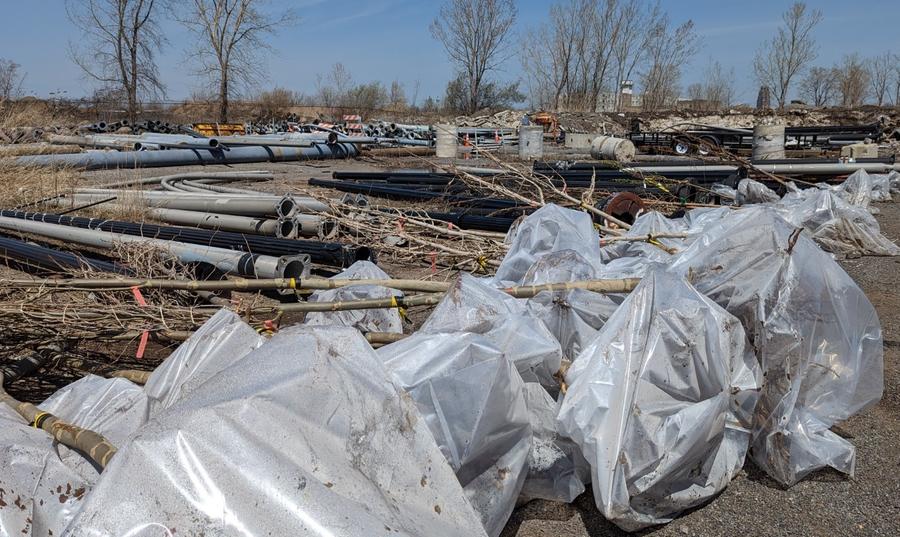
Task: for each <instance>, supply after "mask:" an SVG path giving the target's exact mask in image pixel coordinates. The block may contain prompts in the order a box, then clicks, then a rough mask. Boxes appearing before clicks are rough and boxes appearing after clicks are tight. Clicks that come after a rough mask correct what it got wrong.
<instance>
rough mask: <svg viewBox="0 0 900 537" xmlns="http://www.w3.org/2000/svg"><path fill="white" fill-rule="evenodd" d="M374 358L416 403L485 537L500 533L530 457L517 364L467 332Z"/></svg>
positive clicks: (422, 338) (405, 343)
mask: <svg viewBox="0 0 900 537" xmlns="http://www.w3.org/2000/svg"><path fill="white" fill-rule="evenodd" d="M377 352H378V356H379V358H381V359H382V360H384V365H385V367H386V368H387V369H388V370H389V371H390V372H391V373H393V374H394V376H395V377H396V378H397V379H398V380H399V382H400V384H401V386H403V388H404V389H405V390H407V391H408V392H409V394H410V396H411V397H412V398H413V400H415V402H416V405H417V406H418V408H419V412H420V413H421V414H422V417H423V418H424V420H425V423H427V424H428V426H429V428H430V429H431V432H432V434H434V437H435V440H437V444H438V446H439V447H440V450H441V452H442V453H443V454H444V456H445V457H446V458H447V461H448V462H449V463H450V466H451V467H452V468H453V469H454V470H455V471H456V475H457V477H458V478H459V482H460V484H462V486H463V488H464V489H465V491H466V496H467V497H468V498H469V501H470V502H471V503H472V506H473V507H474V508H475V510H476V511H478V512H479V513H480V514H481V518H482V521H483V523H484V527H485V530H486V531H487V533H488V535H491V536H497V535H499V534H500V531H501V530H502V529H503V526H504V525H505V524H506V521H507V520H508V519H509V516H510V514H511V513H512V510H513V508H514V507H515V503H516V498H518V496H519V492H520V491H521V490H522V485H523V483H524V481H525V475H526V473H527V468H528V466H527V463H528V455H529V453H530V451H531V425H530V422H529V418H528V410H527V408H526V406H525V396H524V394H523V389H524V383H523V382H522V379H521V378H520V377H519V374H518V372H517V371H516V369H515V366H514V365H513V364H512V362H511V361H510V360H509V359H508V358H507V357H506V355H505V354H504V353H503V351H501V350H500V349H499V348H497V347H495V346H494V345H493V344H491V342H490V341H488V340H487V339H486V338H484V337H482V336H480V335H478V334H471V333H452V332H451V333H442V334H423V333H416V334H413V335H411V336H410V337H408V338H406V339H404V340H402V341H398V342H396V343H392V344H390V345H387V346H385V347H382V348H380V349H378V351H377Z"/></svg>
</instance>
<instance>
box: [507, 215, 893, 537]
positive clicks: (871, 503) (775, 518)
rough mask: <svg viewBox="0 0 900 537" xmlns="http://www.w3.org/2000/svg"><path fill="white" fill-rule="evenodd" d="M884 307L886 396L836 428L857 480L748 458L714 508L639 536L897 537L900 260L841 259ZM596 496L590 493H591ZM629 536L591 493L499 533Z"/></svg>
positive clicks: (527, 512)
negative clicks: (784, 471) (785, 469)
mask: <svg viewBox="0 0 900 537" xmlns="http://www.w3.org/2000/svg"><path fill="white" fill-rule="evenodd" d="M879 208H880V210H881V214H880V215H879V216H878V220H879V223H880V225H881V227H882V231H883V232H884V233H885V234H886V235H887V236H888V237H890V238H891V239H893V240H894V241H898V240H900V204H898V203H887V204H880V205H879ZM841 264H842V265H843V266H844V267H845V268H846V270H847V272H848V273H850V275H851V276H853V278H854V279H855V280H856V281H857V282H858V283H859V285H860V286H861V287H862V288H863V289H864V290H865V292H866V294H867V295H868V297H869V299H870V300H871V301H872V303H873V304H874V305H875V308H876V309H877V310H878V314H879V316H880V318H881V325H882V330H883V332H884V362H885V367H884V384H885V386H884V397H883V398H882V400H881V402H880V403H879V404H878V405H877V406H875V407H873V408H871V409H869V410H868V411H866V412H864V413H863V414H862V415H858V416H855V417H853V418H851V419H850V420H848V421H846V422H844V423H842V424H840V427H836V428H835V429H834V430H835V432H837V433H839V434H840V435H842V436H844V437H846V438H849V439H850V440H851V442H853V444H854V445H855V446H856V450H857V451H856V454H857V458H856V475H855V476H854V477H853V478H845V477H843V476H842V475H840V474H838V473H837V472H834V471H831V470H826V471H821V472H818V473H815V474H813V475H811V476H809V477H808V478H807V479H805V480H804V481H802V482H800V483H798V484H797V485H795V486H794V487H792V488H790V489H787V490H785V489H783V488H782V487H780V486H779V485H778V484H777V483H775V482H774V481H772V480H771V479H769V478H768V477H766V475H765V474H764V473H763V472H762V471H761V470H759V469H758V468H756V467H755V466H754V465H753V464H752V463H750V462H748V463H747V464H746V465H745V466H744V470H743V471H742V472H741V474H740V475H739V476H738V477H737V478H736V479H735V480H734V481H733V482H732V483H731V485H730V486H729V487H728V488H727V489H726V490H725V491H724V492H723V493H722V494H721V495H719V497H717V498H715V499H714V500H712V501H711V502H709V503H708V504H706V505H705V506H703V507H700V508H698V509H695V510H693V511H691V512H690V513H688V514H686V515H684V516H682V517H680V518H678V519H677V520H675V521H674V522H672V523H670V524H668V525H666V526H661V527H659V528H655V529H650V530H646V531H644V532H643V534H646V535H653V536H654V537H664V536H677V537H684V536H696V537H706V536H710V537H713V536H723V537H724V536H740V537H745V536H766V537H769V536H780V535H791V536H801V535H803V536H806V535H809V536H829V537H836V536H842V535H866V536H870V535H890V536H894V535H898V534H900V293H898V292H897V289H896V286H897V284H898V282H900V259H898V258H890V257H865V258H861V259H851V260H847V261H844V262H842V263H841ZM588 488H589V490H590V487H588ZM607 535H625V533H624V532H622V531H621V530H619V529H618V528H617V527H616V526H614V525H613V524H611V523H609V522H607V521H606V520H605V519H604V518H603V516H602V515H601V514H600V513H599V512H598V511H597V508H596V506H595V505H594V498H593V495H592V494H591V493H590V492H586V493H585V494H582V495H581V496H580V497H578V498H577V499H576V500H575V502H574V504H572V505H565V504H560V503H555V502H547V501H541V500H536V501H533V502H531V503H529V504H527V505H525V506H522V507H520V508H519V509H517V510H516V511H515V512H514V513H513V516H512V518H511V519H510V521H509V524H507V526H506V529H505V530H504V531H503V533H502V536H503V537H514V536H515V537H551V536H552V537H556V536H566V537H580V536H591V537H595V536H607Z"/></svg>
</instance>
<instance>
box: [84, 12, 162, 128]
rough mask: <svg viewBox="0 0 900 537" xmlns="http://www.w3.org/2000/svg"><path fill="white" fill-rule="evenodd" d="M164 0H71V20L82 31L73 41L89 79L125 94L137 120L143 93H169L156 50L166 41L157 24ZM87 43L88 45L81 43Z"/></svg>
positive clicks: (150, 94) (147, 94)
mask: <svg viewBox="0 0 900 537" xmlns="http://www.w3.org/2000/svg"><path fill="white" fill-rule="evenodd" d="M161 5H162V1H161V0H80V1H74V0H70V1H68V2H67V3H66V12H67V13H68V15H69V19H70V20H71V21H72V22H73V23H74V24H75V25H76V26H77V27H78V28H79V30H81V33H82V36H83V37H82V38H81V39H80V40H79V43H78V44H77V45H76V44H70V46H69V51H70V55H71V57H72V59H73V61H74V62H75V63H76V64H77V65H78V66H79V67H80V68H81V70H82V71H84V73H85V75H87V76H88V78H90V79H93V80H95V81H97V82H100V83H101V84H102V85H103V86H105V87H106V88H108V89H110V90H114V91H116V92H120V93H121V94H122V95H124V96H125V100H126V101H127V105H126V106H127V107H128V116H129V118H131V119H132V120H134V119H136V116H137V114H138V112H139V109H140V99H141V98H145V97H147V98H154V97H157V96H161V95H163V94H164V93H165V87H164V85H163V83H162V81H160V79H159V71H158V70H157V68H156V59H155V56H156V53H157V52H158V51H159V50H160V49H161V48H162V46H163V44H164V43H165V37H164V36H163V33H162V31H161V30H160V27H159V24H158V23H157V17H158V16H159V11H160V9H161ZM80 46H83V47H84V48H83V49H82V48H80Z"/></svg>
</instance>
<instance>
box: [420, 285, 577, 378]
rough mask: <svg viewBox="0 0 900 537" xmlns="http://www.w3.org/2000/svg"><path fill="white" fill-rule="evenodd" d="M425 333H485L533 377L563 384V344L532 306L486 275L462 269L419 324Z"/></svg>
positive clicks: (520, 369)
mask: <svg viewBox="0 0 900 537" xmlns="http://www.w3.org/2000/svg"><path fill="white" fill-rule="evenodd" d="M419 332H421V333H423V334H427V333H448V332H472V333H475V334H482V335H484V336H485V337H486V338H487V339H488V340H489V341H490V342H491V343H492V344H493V345H495V346H497V347H499V348H500V349H501V350H502V351H503V352H504V354H506V356H507V357H508V358H509V359H510V360H512V362H513V364H514V365H515V366H516V369H518V371H519V374H520V375H521V376H522V378H523V379H525V380H527V381H533V382H540V383H541V384H543V385H544V386H546V387H547V388H548V389H552V387H554V386H557V385H558V382H557V381H556V380H555V379H554V378H553V375H554V374H555V373H556V372H557V371H559V366H560V363H561V361H562V349H561V348H560V345H559V342H558V341H557V339H556V338H555V337H554V335H553V334H552V333H551V332H550V330H549V329H548V328H547V327H546V326H544V324H543V322H542V321H541V320H540V319H539V318H538V317H536V316H534V315H533V314H532V313H530V312H529V311H528V309H527V307H526V301H525V300H522V299H517V298H513V297H511V296H510V295H509V294H507V293H504V292H503V291H501V290H500V289H497V288H496V287H493V285H492V284H491V283H489V282H488V281H485V280H481V279H478V278H475V277H474V276H470V275H468V274H460V276H459V278H457V280H456V282H454V284H453V286H452V287H451V288H450V290H449V291H447V294H446V295H444V297H443V298H442V299H441V301H440V303H438V305H437V306H435V308H434V311H432V312H431V315H430V316H429V317H428V319H426V320H425V322H424V323H423V324H422V327H421V328H420V329H419Z"/></svg>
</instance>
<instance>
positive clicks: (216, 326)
mask: <svg viewBox="0 0 900 537" xmlns="http://www.w3.org/2000/svg"><path fill="white" fill-rule="evenodd" d="M265 341H266V339H265V338H264V337H262V336H260V335H259V334H257V333H256V331H255V330H253V328H251V327H250V326H249V325H247V323H245V322H244V321H242V320H241V318H240V317H239V316H238V315H237V314H236V313H234V312H232V311H229V310H227V309H221V310H219V311H218V312H217V313H216V314H215V315H213V316H212V317H211V318H210V319H209V320H208V321H206V322H205V323H203V326H201V327H200V328H199V329H198V330H197V331H196V332H194V333H193V334H191V337H190V338H188V339H187V341H185V342H184V343H182V344H181V345H179V347H178V348H177V349H175V352H173V353H172V354H171V355H169V357H168V358H167V359H166V360H165V361H164V362H163V363H162V364H160V366H159V367H157V368H156V369H155V370H154V371H153V374H152V375H150V379H149V380H147V384H146V385H144V391H145V392H146V393H147V396H148V397H149V398H150V414H151V415H156V413H158V412H159V411H161V410H163V409H166V408H168V407H170V406H172V405H173V404H175V403H176V402H177V401H179V400H180V399H182V398H183V397H185V396H186V395H187V394H189V393H190V392H191V391H193V390H194V389H196V388H197V386H199V385H201V384H203V383H204V382H206V381H207V380H209V379H210V378H211V377H212V376H213V375H215V374H216V373H218V372H219V371H222V370H223V369H225V368H227V367H229V366H231V365H232V364H234V363H235V362H237V361H239V360H241V359H242V358H243V357H244V356H246V355H247V353H249V352H250V351H252V350H254V349H256V348H258V347H259V346H260V345H262V344H263V343H264V342H265Z"/></svg>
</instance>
